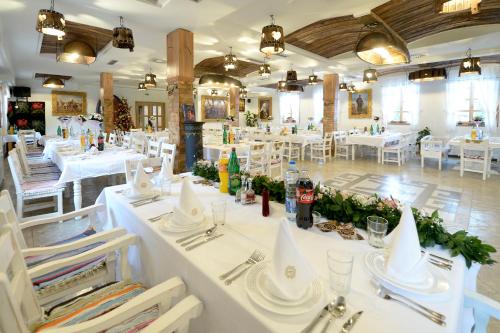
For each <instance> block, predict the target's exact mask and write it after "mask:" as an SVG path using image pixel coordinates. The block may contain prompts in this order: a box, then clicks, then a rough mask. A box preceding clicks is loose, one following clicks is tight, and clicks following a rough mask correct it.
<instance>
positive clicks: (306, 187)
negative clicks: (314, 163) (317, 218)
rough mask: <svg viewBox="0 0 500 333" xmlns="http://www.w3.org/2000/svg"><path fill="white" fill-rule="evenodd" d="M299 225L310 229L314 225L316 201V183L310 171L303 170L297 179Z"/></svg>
mask: <svg viewBox="0 0 500 333" xmlns="http://www.w3.org/2000/svg"><path fill="white" fill-rule="evenodd" d="M296 193H297V215H296V222H297V227H299V228H302V229H308V228H310V227H312V225H313V216H312V209H313V203H314V184H313V182H312V180H311V178H310V177H309V172H308V171H307V170H303V171H302V172H301V173H300V177H299V180H297V188H296Z"/></svg>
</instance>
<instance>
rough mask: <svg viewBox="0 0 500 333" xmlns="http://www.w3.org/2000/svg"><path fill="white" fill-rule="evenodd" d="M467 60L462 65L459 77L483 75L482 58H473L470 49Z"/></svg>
mask: <svg viewBox="0 0 500 333" xmlns="http://www.w3.org/2000/svg"><path fill="white" fill-rule="evenodd" d="M466 56H467V58H465V59H463V60H462V62H461V63H460V69H459V70H458V76H462V75H471V74H477V75H481V61H480V58H477V57H473V56H472V50H471V49H468V50H467V53H466Z"/></svg>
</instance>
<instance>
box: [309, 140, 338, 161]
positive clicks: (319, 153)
mask: <svg viewBox="0 0 500 333" xmlns="http://www.w3.org/2000/svg"><path fill="white" fill-rule="evenodd" d="M332 141H333V133H325V136H324V138H323V139H322V140H321V141H315V142H313V143H311V161H314V160H318V161H319V162H320V163H326V160H327V159H330V160H331V158H332Z"/></svg>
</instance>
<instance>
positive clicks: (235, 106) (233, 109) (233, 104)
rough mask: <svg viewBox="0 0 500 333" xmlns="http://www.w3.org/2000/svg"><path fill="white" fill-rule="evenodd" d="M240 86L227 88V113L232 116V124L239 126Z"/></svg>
mask: <svg viewBox="0 0 500 333" xmlns="http://www.w3.org/2000/svg"><path fill="white" fill-rule="evenodd" d="M239 112H240V88H239V87H231V88H229V115H230V116H233V117H234V122H233V123H232V125H233V126H240V115H239Z"/></svg>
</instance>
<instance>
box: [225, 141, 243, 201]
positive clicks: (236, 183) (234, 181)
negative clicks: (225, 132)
mask: <svg viewBox="0 0 500 333" xmlns="http://www.w3.org/2000/svg"><path fill="white" fill-rule="evenodd" d="M227 169H228V172H229V194H230V195H236V192H238V190H239V189H240V188H241V175H240V162H239V161H238V156H237V155H236V148H234V147H233V149H232V150H231V156H230V157H229V165H228V167H227Z"/></svg>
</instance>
